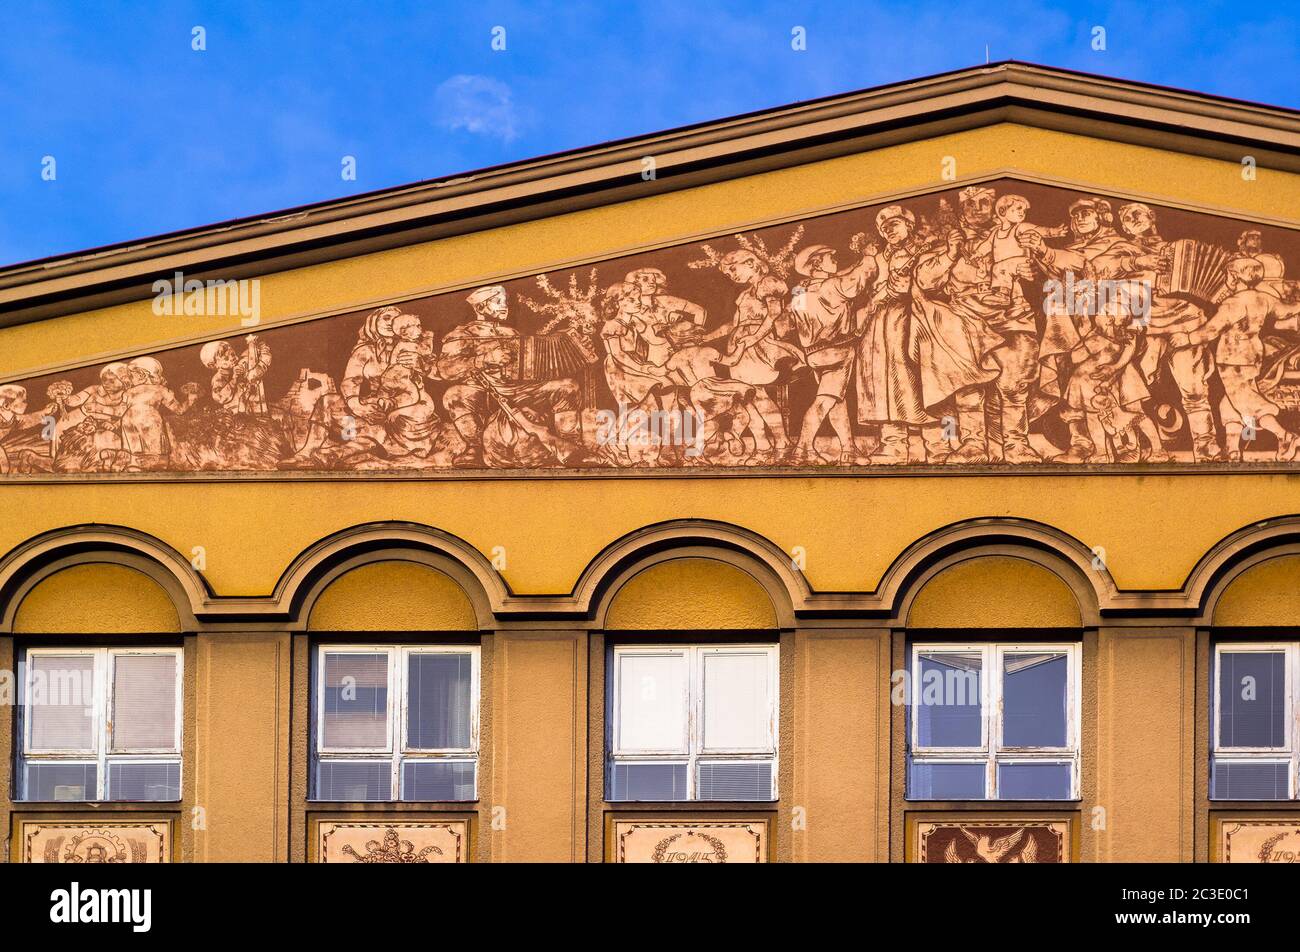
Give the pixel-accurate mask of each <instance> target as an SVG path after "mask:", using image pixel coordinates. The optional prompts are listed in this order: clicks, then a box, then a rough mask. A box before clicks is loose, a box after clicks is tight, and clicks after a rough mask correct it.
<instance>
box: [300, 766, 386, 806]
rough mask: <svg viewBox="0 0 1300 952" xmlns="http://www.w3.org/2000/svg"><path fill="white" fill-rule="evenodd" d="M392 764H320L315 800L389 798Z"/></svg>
mask: <svg viewBox="0 0 1300 952" xmlns="http://www.w3.org/2000/svg"><path fill="white" fill-rule="evenodd" d="M392 769H393V767H392V764H390V763H389V762H388V761H386V760H375V761H361V762H352V763H340V762H338V761H333V760H326V761H322V762H321V763H320V771H319V782H318V783H317V786H316V799H317V800H391V799H392V794H393V790H392V787H393V774H392Z"/></svg>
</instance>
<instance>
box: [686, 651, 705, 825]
mask: <svg viewBox="0 0 1300 952" xmlns="http://www.w3.org/2000/svg"><path fill="white" fill-rule="evenodd" d="M686 657H687V662H686V664H687V675H686V723H687V731H686V757H687V759H686V791H687V796H686V798H687V799H688V800H695V799H698V797H699V793H700V791H699V786H698V784H699V758H700V751H701V750H703V749H704V658H703V656H702V655H701V653H700V649H699V646H697V645H693V646H691V647H689V648H687V649H686Z"/></svg>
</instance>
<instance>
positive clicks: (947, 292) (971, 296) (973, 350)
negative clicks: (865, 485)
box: [914, 186, 1028, 463]
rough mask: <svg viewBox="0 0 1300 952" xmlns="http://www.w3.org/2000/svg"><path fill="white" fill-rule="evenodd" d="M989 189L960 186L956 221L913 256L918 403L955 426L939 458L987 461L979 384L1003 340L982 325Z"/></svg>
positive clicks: (995, 369) (987, 310) (990, 310)
mask: <svg viewBox="0 0 1300 952" xmlns="http://www.w3.org/2000/svg"><path fill="white" fill-rule="evenodd" d="M993 194H994V193H993V189H991V188H986V187H983V186H970V187H968V188H964V189H962V190H961V192H960V193H959V194H958V200H959V202H960V204H961V218H960V220H959V221H958V223H957V225H956V227H954V228H952V229H950V230H949V231H948V234H947V235H946V236H945V241H944V244H943V246H942V247H940V248H938V249H934V250H930V251H928V252H926V253H925V254H923V255H921V256H920V258H919V259H918V260H917V263H916V272H915V274H916V287H917V290H918V292H919V293H918V294H917V295H916V297H915V302H916V307H915V309H914V317H915V319H914V328H915V334H916V340H917V343H916V351H917V353H918V355H919V357H920V362H921V395H922V402H923V404H924V407H925V410H926V412H927V413H929V414H931V415H933V416H936V417H946V418H948V421H949V426H951V423H952V422H955V423H956V429H957V434H956V435H957V440H958V443H957V446H956V448H955V449H953V450H952V452H950V453H949V454H948V455H947V456H945V457H943V460H944V461H945V462H953V463H986V462H988V460H989V446H988V436H987V429H986V426H985V417H984V395H985V390H986V385H987V384H990V383H992V382H994V381H995V380H997V379H998V377H999V375H1000V373H1001V370H1000V368H999V365H998V363H997V361H996V360H995V359H994V358H993V357H992V356H991V355H992V354H993V352H994V351H995V350H997V349H998V348H1000V347H1003V346H1004V345H1005V344H1006V341H1005V339H1004V338H1003V337H1002V336H1001V335H1000V334H998V333H996V332H995V331H994V330H993V329H992V328H991V327H990V326H989V321H990V318H992V317H995V316H997V315H998V314H999V313H1000V311H999V309H997V308H995V307H990V306H989V305H987V304H985V303H984V302H983V301H982V300H981V298H982V297H984V296H985V295H986V294H987V292H988V289H989V287H990V281H991V270H992V257H991V256H990V255H980V254H978V253H976V250H977V249H978V248H979V246H980V245H982V244H984V243H986V242H987V241H988V238H989V235H990V234H991V232H992V229H993ZM954 411H955V417H956V418H955V421H953V419H952V415H953V413H954ZM1026 429H1027V427H1026ZM1025 447H1026V448H1028V438H1027V436H1026V438H1025Z"/></svg>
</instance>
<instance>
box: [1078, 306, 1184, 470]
mask: <svg viewBox="0 0 1300 952" xmlns="http://www.w3.org/2000/svg"><path fill="white" fill-rule="evenodd" d="M1120 310H1121V309H1119V308H1116V309H1114V311H1113V312H1112V313H1101V314H1098V315H1096V316H1095V317H1093V319H1092V331H1091V332H1090V333H1088V334H1087V335H1086V336H1085V337H1084V338H1083V340H1082V341H1080V342H1079V344H1078V346H1077V347H1075V348H1074V350H1073V351H1071V353H1070V357H1071V358H1072V359H1073V361H1074V369H1073V371H1072V373H1071V375H1070V382H1069V385H1068V387H1067V389H1066V402H1067V403H1068V404H1069V406H1070V407H1071V409H1073V410H1075V411H1076V412H1081V413H1083V415H1084V418H1085V420H1086V422H1087V427H1088V436H1089V438H1090V439H1091V441H1092V444H1093V446H1092V450H1093V452H1092V456H1091V458H1090V459H1086V460H1080V462H1105V461H1106V459H1107V457H1108V456H1109V457H1110V458H1111V460H1112V461H1113V462H1116V463H1135V462H1138V461H1139V460H1141V459H1143V458H1144V456H1143V450H1142V443H1141V440H1140V439H1139V433H1141V435H1143V436H1145V437H1146V439H1147V444H1148V447H1149V450H1148V453H1151V452H1158V451H1159V448H1160V445H1161V444H1160V437H1159V434H1158V433H1157V432H1156V429H1155V424H1154V423H1152V422H1151V419H1150V417H1148V416H1147V415H1146V413H1145V412H1144V411H1143V410H1142V402H1143V401H1144V400H1146V399H1147V398H1148V397H1150V392H1149V391H1148V390H1147V387H1146V383H1145V382H1144V381H1143V379H1142V374H1141V372H1140V371H1139V370H1138V368H1137V367H1135V366H1134V364H1133V359H1134V357H1135V356H1136V355H1137V352H1138V344H1139V337H1138V334H1137V333H1136V332H1135V330H1134V329H1133V328H1132V327H1131V326H1130V320H1129V318H1128V316H1127V315H1126V314H1122V313H1119V311H1120ZM1108 444H1109V446H1110V447H1112V448H1113V452H1110V453H1108V451H1107V445H1108Z"/></svg>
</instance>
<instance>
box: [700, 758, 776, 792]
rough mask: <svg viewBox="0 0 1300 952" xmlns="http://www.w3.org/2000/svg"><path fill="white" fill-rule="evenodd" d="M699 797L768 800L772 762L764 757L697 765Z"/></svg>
mask: <svg viewBox="0 0 1300 952" xmlns="http://www.w3.org/2000/svg"><path fill="white" fill-rule="evenodd" d="M699 775H700V777H699V782H700V797H699V798H700V799H701V800H771V799H772V764H771V763H770V762H767V761H762V762H757V761H756V762H754V763H744V764H710V763H703V764H700V766H699Z"/></svg>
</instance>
